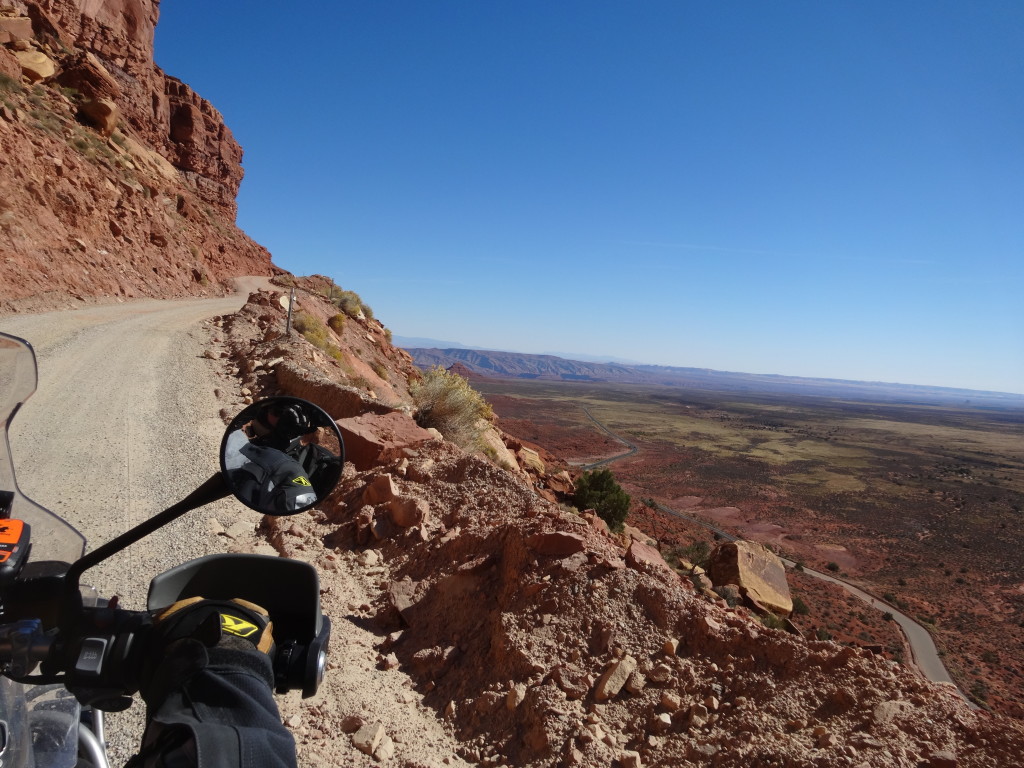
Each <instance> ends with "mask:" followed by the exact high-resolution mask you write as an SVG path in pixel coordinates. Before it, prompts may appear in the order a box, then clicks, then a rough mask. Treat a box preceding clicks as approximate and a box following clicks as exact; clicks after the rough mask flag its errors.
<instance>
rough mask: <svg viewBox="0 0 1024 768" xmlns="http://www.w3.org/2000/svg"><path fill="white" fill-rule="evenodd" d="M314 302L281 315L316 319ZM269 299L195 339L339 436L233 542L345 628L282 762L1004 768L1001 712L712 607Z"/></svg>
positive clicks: (396, 379) (1015, 748) (1020, 737)
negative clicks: (333, 485) (300, 582)
mask: <svg viewBox="0 0 1024 768" xmlns="http://www.w3.org/2000/svg"><path fill="white" fill-rule="evenodd" d="M306 284H307V285H314V286H317V285H318V283H317V282H315V281H314V282H312V283H306ZM329 293H330V291H329V290H328V291H324V290H323V286H322V285H319V287H318V288H317V289H316V290H306V291H304V292H303V293H302V298H301V301H302V306H303V311H305V312H306V313H307V314H310V315H312V316H315V317H316V318H318V319H319V320H320V321H321V322H326V320H329V319H330V317H331V316H332V313H335V312H336V311H337V307H336V305H335V304H334V303H332V302H330V301H328V300H327V299H326V295H329ZM282 297H283V293H281V294H267V293H261V294H255V295H253V297H251V299H250V302H249V304H248V305H247V306H246V307H245V308H243V310H242V311H241V312H240V313H239V314H238V315H235V316H232V317H228V318H223V319H221V320H218V321H216V322H215V323H214V328H215V333H214V337H215V339H216V343H217V349H219V350H221V351H220V352H219V353H218V354H222V355H224V359H225V361H226V363H227V365H228V366H229V370H230V371H234V372H236V373H237V375H239V376H240V377H241V378H242V381H241V382H240V384H241V385H242V386H243V387H244V389H242V390H240V391H241V392H242V393H243V396H244V397H245V398H246V399H249V398H251V397H255V396H259V395H264V394H273V393H285V394H293V395H299V396H304V397H313V398H314V399H318V400H319V401H320V402H321V403H323V404H324V405H325V407H326V408H327V409H328V410H329V412H330V413H331V415H332V416H334V417H335V418H336V419H338V420H339V424H340V426H341V427H342V430H343V434H344V435H345V437H346V443H347V444H351V445H352V446H353V447H355V450H354V452H353V454H352V455H351V456H350V458H351V459H352V461H351V462H350V464H349V466H348V467H347V469H346V471H345V474H344V477H343V480H342V484H341V487H340V489H339V490H338V491H337V492H336V493H335V495H334V496H332V497H331V499H329V500H328V501H327V502H326V503H325V504H324V505H323V506H322V507H321V508H320V509H319V510H318V511H317V512H316V513H314V514H312V515H303V516H299V517H297V518H275V519H268V520H267V521H266V522H265V524H264V526H263V528H262V530H261V532H260V537H257V538H256V539H254V540H253V541H252V542H250V546H256V547H266V546H267V543H269V544H270V545H271V546H272V547H273V548H274V550H275V551H277V552H279V553H281V554H284V555H288V556H291V557H299V558H302V559H305V560H307V561H309V562H313V563H315V564H316V565H317V566H318V568H319V569H320V572H321V578H322V586H323V594H324V605H325V609H326V610H327V611H328V612H329V613H331V614H332V615H333V616H334V617H335V621H336V623H337V624H341V625H344V626H346V627H347V626H349V624H350V623H351V625H352V626H358V627H360V628H363V629H365V630H366V634H365V635H364V636H362V638H363V639H361V640H358V641H349V642H348V643H346V640H345V639H344V638H343V637H342V638H339V639H338V641H337V642H336V643H335V644H334V645H333V648H334V653H336V654H338V653H340V654H342V655H341V656H340V657H338V656H336V657H335V660H334V669H333V670H332V673H331V675H330V676H329V677H328V681H327V683H325V686H326V687H325V689H324V691H323V692H322V693H321V694H319V695H318V696H317V697H316V698H315V699H311V700H307V701H302V702H299V701H291V702H289V703H287V704H286V707H285V718H286V721H287V722H288V723H289V724H290V725H291V726H293V727H294V728H295V730H296V733H297V734H298V739H299V749H300V756H301V761H302V763H303V764H304V765H339V764H350V765H373V764H377V763H380V762H384V763H386V764H392V763H393V764H395V765H403V766H440V765H443V764H462V763H463V762H468V763H470V764H479V765H516V766H590V765H619V766H678V765H691V764H692V765H715V766H818V767H831V766H836V767H838V766H906V767H907V768H913V767H917V766H933V767H935V768H938V767H940V766H941V767H943V768H948V767H950V766H1005V765H1013V764H1015V761H1016V760H1017V755H1019V754H1020V753H1021V749H1022V748H1024V730H1022V729H1021V726H1020V723H1019V722H1017V721H1014V720H1010V719H1006V718H1001V717H998V716H995V715H991V714H989V713H985V712H980V711H977V710H974V709H972V708H971V707H970V706H969V705H968V704H967V702H966V701H965V700H964V699H963V698H961V697H960V696H959V695H958V694H957V693H956V691H955V690H953V689H952V688H950V687H947V686H940V685H933V684H930V683H928V682H926V681H925V680H924V679H923V678H922V677H921V676H920V675H919V674H918V673H917V672H916V671H915V670H914V669H913V668H910V667H907V666H901V665H899V664H896V663H895V662H892V661H887V660H885V659H883V658H882V657H881V656H877V655H875V654H873V653H871V652H870V651H868V650H865V649H861V648H855V647H849V646H844V645H841V644H838V643H833V642H823V641H813V640H807V639H804V638H801V637H798V636H795V635H793V634H790V633H788V632H786V631H784V630H783V629H776V628H773V623H772V622H770V621H767V622H766V620H765V619H763V618H761V617H759V615H758V611H759V610H760V609H759V607H758V606H757V604H756V603H751V605H752V606H753V608H747V607H743V606H740V605H736V606H734V607H730V604H729V603H728V602H727V601H725V600H723V599H721V597H719V595H718V594H716V593H714V592H711V591H709V590H708V589H707V588H706V585H705V584H703V583H702V581H701V579H696V578H686V577H684V576H682V575H680V573H678V572H677V571H675V570H673V569H672V568H671V567H669V566H668V565H667V564H666V562H665V561H664V560H663V559H662V558H661V555H660V554H659V552H658V549H657V542H654V541H652V540H650V539H648V538H647V537H646V536H645V535H644V534H643V533H641V532H640V531H635V530H633V531H630V530H629V529H628V528H627V533H626V534H625V535H616V534H613V533H611V532H610V531H609V530H608V529H607V527H606V526H605V525H604V524H603V523H602V522H601V521H600V520H599V519H598V518H596V517H595V516H594V515H592V514H579V513H577V512H576V511H574V510H572V509H571V508H569V507H568V506H567V505H566V504H565V503H564V501H565V500H566V499H567V498H568V495H567V491H568V490H569V488H570V487H571V486H566V485H560V484H559V475H560V474H561V472H560V471H559V470H558V468H557V467H549V466H547V463H546V462H545V461H544V460H543V458H541V457H538V456H536V455H535V454H534V455H531V454H530V453H529V452H527V451H524V446H522V445H518V444H516V443H515V441H513V440H509V439H508V438H503V442H504V444H505V448H506V450H507V453H505V454H503V455H502V456H500V457H498V456H496V455H495V454H494V453H493V452H487V451H480V452H467V451H465V450H463V449H461V448H459V447H458V446H456V445H455V444H453V443H451V442H449V441H447V440H445V439H444V438H443V436H440V435H438V434H436V433H431V432H428V431H426V430H423V429H422V428H420V427H419V426H417V424H416V423H415V422H414V420H413V417H412V414H413V412H414V408H413V406H412V403H411V400H410V399H409V397H408V392H409V388H410V386H411V385H412V383H413V382H414V381H415V379H416V378H417V377H418V375H419V374H418V373H417V372H416V370H415V368H414V366H412V363H411V360H410V359H409V357H408V355H407V354H405V353H404V352H402V351H401V350H397V349H395V348H394V347H393V346H392V345H391V344H390V341H389V339H388V334H387V332H386V330H385V329H384V328H383V327H382V326H381V325H380V324H379V323H378V322H377V321H375V320H372V319H369V318H367V317H350V318H349V319H348V320H346V321H345V322H344V323H343V324H341V330H340V332H335V330H334V329H333V328H328V330H327V332H326V333H325V334H320V333H319V331H317V330H315V329H314V331H312V332H307V334H306V336H307V337H309V338H305V337H299V336H293V337H291V338H289V337H287V336H285V335H284V333H283V328H284V322H285V311H284V309H283V307H282V304H281V298H282ZM336 325H337V324H336ZM360 362H362V363H369V365H368V366H366V367H365V368H364V367H360V366H359V363H360ZM367 370H372V371H374V377H375V378H369V377H368V376H367ZM225 416H227V414H225ZM498 437H499V438H502V436H501V435H500V434H499V435H498ZM558 502H563V503H558ZM353 584H358V589H357V590H355V591H354V590H353V586H352V585H353ZM741 591H742V590H741ZM354 595H357V596H355V597H354ZM467 608H468V610H467ZM343 631H345V630H343ZM357 668H362V669H363V672H362V676H361V677H354V676H353V674H354V673H353V670H354V669H357ZM368 691H371V692H372V693H368ZM424 723H426V725H424ZM438 728H440V731H438ZM428 732H429V733H431V734H435V735H431V736H429V737H428V736H427V735H424V734H426V733H428ZM438 732H440V733H443V734H446V736H445V737H444V738H442V737H440V736H437V735H436V734H437V733H438ZM343 734H347V735H343ZM446 750H454V751H455V753H456V755H457V757H456V756H452V755H450V754H448V753H447V752H446Z"/></svg>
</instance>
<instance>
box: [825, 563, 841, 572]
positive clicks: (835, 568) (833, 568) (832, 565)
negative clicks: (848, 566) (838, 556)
mask: <svg viewBox="0 0 1024 768" xmlns="http://www.w3.org/2000/svg"><path fill="white" fill-rule="evenodd" d="M825 567H826V568H828V569H829V570H830V571H832V573H836V572H837V571H838V570H839V563H829V564H828V565H826V566H825Z"/></svg>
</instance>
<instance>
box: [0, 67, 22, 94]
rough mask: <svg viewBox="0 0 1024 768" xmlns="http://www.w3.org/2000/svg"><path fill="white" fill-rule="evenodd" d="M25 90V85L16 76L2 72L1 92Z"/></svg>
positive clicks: (0, 73)
mask: <svg viewBox="0 0 1024 768" xmlns="http://www.w3.org/2000/svg"><path fill="white" fill-rule="evenodd" d="M24 90H25V88H24V86H22V84H21V83H20V82H19V81H18V80H17V79H16V78H13V77H11V76H10V75H7V74H4V73H3V72H0V93H21V92H22V91H24Z"/></svg>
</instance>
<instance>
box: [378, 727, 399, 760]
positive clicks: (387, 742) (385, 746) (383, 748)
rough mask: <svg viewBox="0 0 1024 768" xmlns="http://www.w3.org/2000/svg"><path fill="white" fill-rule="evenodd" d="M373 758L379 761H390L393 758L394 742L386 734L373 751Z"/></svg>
mask: <svg viewBox="0 0 1024 768" xmlns="http://www.w3.org/2000/svg"><path fill="white" fill-rule="evenodd" d="M373 756H374V757H375V758H376V759H377V760H381V761H383V760H390V759H391V758H393V757H394V756H395V742H394V741H392V740H391V737H390V736H388V735H387V734H386V733H385V734H384V738H383V739H381V740H380V744H379V745H378V746H377V748H376V749H375V750H374V751H373Z"/></svg>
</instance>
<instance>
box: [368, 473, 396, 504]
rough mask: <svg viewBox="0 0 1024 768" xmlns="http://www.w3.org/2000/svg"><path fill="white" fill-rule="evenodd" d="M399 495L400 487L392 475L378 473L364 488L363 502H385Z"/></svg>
mask: <svg viewBox="0 0 1024 768" xmlns="http://www.w3.org/2000/svg"><path fill="white" fill-rule="evenodd" d="M396 496H398V487H397V486H396V485H395V479H394V478H393V477H392V476H391V475H378V476H377V477H375V478H373V480H372V481H371V482H370V483H369V485H367V486H366V488H364V489H363V504H370V505H371V506H375V505H377V504H384V503H385V502H389V501H391V500H392V499H394V498H395V497H396Z"/></svg>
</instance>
